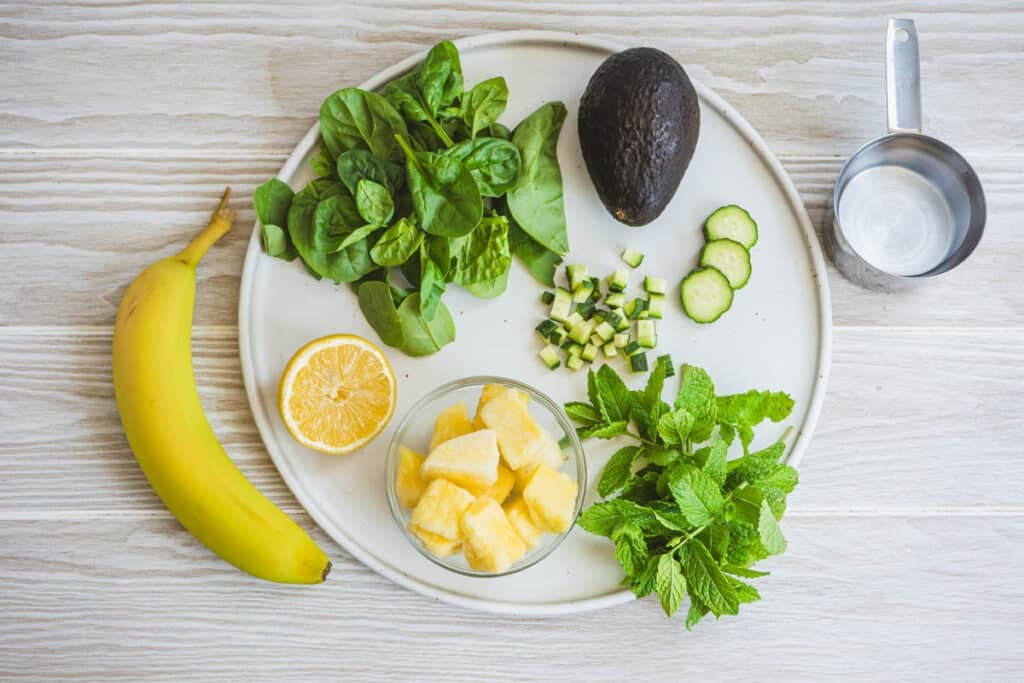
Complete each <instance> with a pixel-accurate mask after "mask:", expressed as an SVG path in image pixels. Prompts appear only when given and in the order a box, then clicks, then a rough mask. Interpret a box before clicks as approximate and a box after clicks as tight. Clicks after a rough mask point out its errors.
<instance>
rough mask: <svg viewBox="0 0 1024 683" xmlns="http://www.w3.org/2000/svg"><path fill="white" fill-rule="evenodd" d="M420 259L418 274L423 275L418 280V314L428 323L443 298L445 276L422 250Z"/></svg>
mask: <svg viewBox="0 0 1024 683" xmlns="http://www.w3.org/2000/svg"><path fill="white" fill-rule="evenodd" d="M420 257H421V259H422V261H421V266H420V269H421V270H420V272H421V273H422V274H423V275H422V278H421V280H420V313H421V314H422V315H423V317H424V318H426V319H427V320H428V321H430V320H433V319H434V315H435V314H436V313H437V307H438V306H439V305H440V304H441V297H442V296H444V290H445V274H444V272H443V271H442V270H441V268H440V266H438V265H437V264H436V263H434V261H433V259H431V258H430V257H429V256H427V254H426V252H424V251H423V249H422V248H421V249H420Z"/></svg>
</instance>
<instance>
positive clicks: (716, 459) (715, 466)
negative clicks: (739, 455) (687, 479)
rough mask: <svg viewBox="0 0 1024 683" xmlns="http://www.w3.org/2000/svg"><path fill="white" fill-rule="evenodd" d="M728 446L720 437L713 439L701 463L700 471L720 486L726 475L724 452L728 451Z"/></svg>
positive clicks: (723, 483) (722, 484)
mask: <svg viewBox="0 0 1024 683" xmlns="http://www.w3.org/2000/svg"><path fill="white" fill-rule="evenodd" d="M728 450H729V447H728V446H727V445H726V444H725V442H724V441H722V440H721V439H715V440H714V442H713V443H712V444H711V448H710V449H708V454H707V457H706V458H705V459H704V461H703V463H702V464H701V471H702V472H704V474H705V475H707V478H708V479H710V480H711V481H713V482H715V485H716V486H718V487H719V488H721V487H722V486H724V485H725V475H726V462H725V459H726V454H727V453H728Z"/></svg>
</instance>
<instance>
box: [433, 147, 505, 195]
mask: <svg viewBox="0 0 1024 683" xmlns="http://www.w3.org/2000/svg"><path fill="white" fill-rule="evenodd" d="M442 154H444V155H445V156H447V157H451V158H452V159H458V160H459V161H461V162H462V165H463V166H465V167H466V170H468V171H469V174H470V175H471V176H473V180H475V181H476V184H477V187H479V188H480V194H481V195H483V196H484V197H500V196H502V195H503V194H505V193H506V192H508V191H509V190H511V189H512V188H513V187H515V186H516V182H517V181H518V180H519V167H520V158H519V149H518V148H517V147H516V146H515V145H513V144H512V143H511V142H509V141H508V140H501V139H499V138H489V137H479V138H475V139H473V140H465V141H463V142H460V143H458V144H457V145H455V146H454V147H452V148H450V149H448V150H445V151H444V152H442Z"/></svg>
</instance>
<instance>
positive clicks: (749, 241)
mask: <svg viewBox="0 0 1024 683" xmlns="http://www.w3.org/2000/svg"><path fill="white" fill-rule="evenodd" d="M704 237H705V238H706V239H707V240H708V241H709V242H710V241H711V240H720V239H723V238H725V239H730V240H735V241H737V242H739V243H740V244H742V245H743V246H744V247H745V248H746V249H750V248H752V247H753V246H754V245H755V244H757V223H755V222H754V219H753V218H751V217H750V214H749V213H747V211H746V209H744V208H742V207H739V206H736V205H735V204H730V205H729V206H723V207H720V208H718V209H715V211H714V212H713V213H712V214H711V215H710V216H708V217H707V219H706V220H705V221H704Z"/></svg>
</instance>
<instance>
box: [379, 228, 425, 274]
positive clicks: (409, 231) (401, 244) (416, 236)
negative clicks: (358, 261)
mask: <svg viewBox="0 0 1024 683" xmlns="http://www.w3.org/2000/svg"><path fill="white" fill-rule="evenodd" d="M422 243H423V233H422V232H420V231H419V230H417V229H416V226H415V225H413V224H412V223H411V222H410V221H409V219H408V218H399V219H398V220H397V221H395V224H394V225H392V226H391V227H390V228H388V229H387V230H385V231H384V234H383V235H381V236H380V239H379V240H377V244H375V245H373V249H371V250H370V258H372V259H373V262H374V263H376V264H377V265H379V266H400V265H402V264H403V263H405V262H406V261H408V260H409V259H410V258H411V257H412V255H413V254H415V253H416V251H417V250H418V249H419V248H420V244H422Z"/></svg>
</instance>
